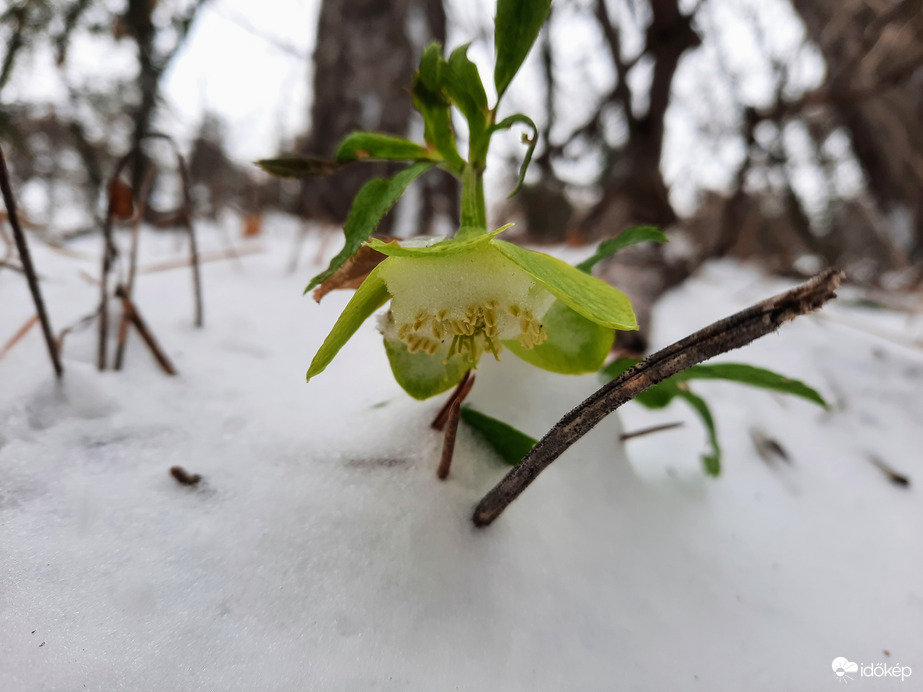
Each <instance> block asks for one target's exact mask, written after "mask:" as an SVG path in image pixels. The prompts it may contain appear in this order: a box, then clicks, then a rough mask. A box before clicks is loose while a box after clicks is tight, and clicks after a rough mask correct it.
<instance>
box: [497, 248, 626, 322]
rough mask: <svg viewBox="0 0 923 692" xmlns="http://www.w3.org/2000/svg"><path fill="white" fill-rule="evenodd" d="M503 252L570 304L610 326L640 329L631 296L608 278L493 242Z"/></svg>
mask: <svg viewBox="0 0 923 692" xmlns="http://www.w3.org/2000/svg"><path fill="white" fill-rule="evenodd" d="M491 242H492V243H493V245H494V247H496V248H497V249H498V250H500V252H502V253H503V254H504V255H506V257H507V258H508V259H510V260H512V261H513V262H515V263H516V264H518V265H519V266H520V267H521V268H522V269H523V270H525V271H526V272H527V273H529V274H530V275H531V276H532V277H533V278H534V279H535V280H536V281H538V283H540V284H541V285H542V286H544V287H545V288H546V289H547V290H548V291H549V292H550V293H551V294H552V295H554V296H555V297H556V298H558V299H559V300H561V302H563V303H564V304H565V305H567V307H569V308H570V309H571V310H574V311H575V312H577V313H579V314H581V315H583V316H584V317H586V318H587V319H588V320H590V321H592V322H595V323H596V324H598V325H600V326H603V327H608V328H609V329H622V330H626V331H627V330H631V329H637V328H638V323H637V321H636V319H635V313H634V311H633V310H632V309H631V302H630V301H629V300H628V298H627V296H626V295H625V294H624V293H622V292H621V291H619V290H618V289H616V288H614V287H612V286H610V285H609V284H607V283H606V282H605V281H601V280H600V279H597V278H596V277H593V276H590V275H589V274H585V273H584V272H582V271H580V270H579V269H576V268H575V267H572V266H571V265H569V264H568V263H567V262H564V261H562V260H559V259H558V258H556V257H551V256H550V255H546V254H544V253H541V252H535V251H533V250H526V249H525V248H521V247H519V246H518V245H513V244H512V243H507V242H505V241H503V240H493V241H491Z"/></svg>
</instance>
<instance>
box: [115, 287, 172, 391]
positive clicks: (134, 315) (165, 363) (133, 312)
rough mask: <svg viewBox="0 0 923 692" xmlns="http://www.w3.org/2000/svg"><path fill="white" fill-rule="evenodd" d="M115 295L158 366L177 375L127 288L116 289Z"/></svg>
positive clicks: (168, 372) (169, 373) (170, 373)
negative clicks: (126, 291) (129, 295)
mask: <svg viewBox="0 0 923 692" xmlns="http://www.w3.org/2000/svg"><path fill="white" fill-rule="evenodd" d="M115 295H116V297H118V298H120V299H121V300H122V309H123V310H124V311H125V313H126V314H127V315H128V318H129V319H130V320H131V323H132V325H134V327H135V329H137V330H138V334H139V335H140V336H141V339H142V340H143V341H144V343H145V344H146V345H147V347H148V348H149V349H150V351H151V354H152V355H153V356H154V358H155V360H156V361H157V363H158V365H160V367H161V368H162V369H163V371H164V372H165V373H167V374H168V375H175V374H176V368H174V367H173V363H171V362H170V359H169V358H167V354H165V353H164V352H163V350H162V349H161V348H160V345H159V344H158V343H157V339H155V338H154V335H153V334H152V333H151V330H150V329H148V326H147V324H146V323H145V322H144V320H143V319H141V314H140V313H139V312H138V309H137V308H136V307H135V305H134V303H132V302H131V298H129V297H128V296H127V295H126V294H125V288H124V287H123V286H118V287H117V288H116V289H115Z"/></svg>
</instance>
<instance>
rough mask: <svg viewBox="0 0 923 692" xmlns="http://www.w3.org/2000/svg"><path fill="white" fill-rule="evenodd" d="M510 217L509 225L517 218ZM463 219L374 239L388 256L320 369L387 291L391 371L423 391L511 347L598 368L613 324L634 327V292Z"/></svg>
mask: <svg viewBox="0 0 923 692" xmlns="http://www.w3.org/2000/svg"><path fill="white" fill-rule="evenodd" d="M510 225H512V224H510ZM508 227H509V226H504V227H503V228H501V229H499V230H496V231H494V232H492V233H484V232H483V231H479V230H476V229H468V228H464V227H463V228H462V229H461V230H460V231H459V232H458V234H457V235H456V237H455V238H452V239H448V240H443V241H441V242H437V243H435V244H429V245H426V244H421V243H420V242H419V241H413V240H410V241H403V243H402V244H398V243H396V242H388V243H385V242H382V241H380V240H371V241H369V243H368V244H369V245H370V246H371V247H372V248H374V249H375V250H377V251H378V252H381V253H382V254H384V255H387V257H386V258H385V259H384V260H383V261H382V262H381V264H379V265H378V266H377V267H375V269H373V270H372V272H371V273H370V274H369V275H368V277H367V278H366V279H365V281H364V282H363V283H362V284H361V285H360V286H359V288H358V289H357V290H356V293H355V295H353V297H352V299H351V300H350V301H349V303H348V304H347V306H346V309H345V310H344V311H343V313H342V314H341V315H340V317H339V319H338V320H337V322H336V324H335V325H334V326H333V329H332V330H331V332H330V334H329V335H328V336H327V338H326V340H325V341H324V343H323V345H321V347H320V349H319V350H318V352H317V355H315V356H314V360H313V361H312V363H311V367H310V369H309V370H308V375H307V378H308V379H309V380H310V379H311V378H312V377H314V376H315V375H317V374H319V373H320V372H322V371H323V370H324V369H325V368H326V367H327V365H328V364H329V363H330V361H331V360H333V357H334V356H335V355H336V354H337V352H338V351H339V350H340V348H342V346H343V345H344V344H345V343H346V342H347V341H348V340H349V338H350V337H351V336H352V335H353V334H354V333H355V331H356V330H357V329H358V328H359V326H360V325H361V324H362V323H363V322H364V321H365V320H366V319H367V318H368V317H369V316H370V315H372V313H374V312H375V311H376V310H377V309H378V308H380V307H381V306H382V305H384V304H385V303H386V302H387V301H388V300H389V299H390V300H391V308H390V310H389V311H388V312H387V313H385V314H384V315H383V317H382V319H381V322H380V328H381V332H382V334H383V335H384V342H385V351H386V352H387V354H388V360H389V361H390V363H391V370H392V372H393V373H394V378H395V379H396V380H397V382H398V384H400V385H401V387H403V388H404V390H405V391H406V392H407V393H408V394H410V395H411V396H412V397H414V398H416V399H426V398H428V397H431V396H433V395H435V394H438V393H440V392H443V391H445V390H447V389H449V388H450V387H453V386H454V385H456V384H457V383H458V382H459V380H461V378H462V377H463V376H464V374H465V372H466V371H468V370H470V369H472V368H475V367H477V364H478V361H479V360H480V358H481V356H483V355H484V354H490V355H492V356H493V357H494V358H496V359H497V360H499V359H500V354H501V353H502V352H503V350H504V349H508V350H509V351H511V352H512V353H513V354H514V355H516V356H518V357H519V358H521V359H522V360H524V361H526V362H528V363H531V364H532V365H535V366H537V367H540V368H543V369H545V370H550V371H552V372H558V373H564V374H580V373H587V372H595V371H596V370H598V369H599V367H600V366H601V365H602V363H603V360H605V357H606V354H607V353H608V352H609V350H610V349H611V347H612V341H613V339H614V333H613V330H614V329H621V330H630V329H637V323H636V321H635V315H634V312H633V311H632V309H631V304H630V302H629V301H628V298H627V297H626V296H625V295H624V294H623V293H621V292H620V291H618V290H617V289H615V288H613V287H612V286H610V285H609V284H607V283H605V282H604V281H601V280H599V279H597V278H594V277H593V276H591V275H589V274H587V273H584V272H582V271H580V270H579V269H576V268H575V267H572V266H571V265H569V264H567V263H566V262H564V261H562V260H559V259H557V258H555V257H551V256H550V255H546V254H543V253H540V252H534V251H531V250H526V249H524V248H521V247H519V246H518V245H513V244H512V243H507V242H505V241H503V240H499V239H497V238H496V237H495V236H497V235H498V234H499V233H501V232H502V231H504V230H506V228H508Z"/></svg>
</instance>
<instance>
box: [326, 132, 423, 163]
mask: <svg viewBox="0 0 923 692" xmlns="http://www.w3.org/2000/svg"><path fill="white" fill-rule="evenodd" d="M431 153H432V152H429V151H428V150H426V149H425V148H424V147H422V146H420V145H419V144H417V143H416V142H411V141H410V140H407V139H403V138H402V137H392V136H391V135H383V134H380V133H377V132H353V133H351V134H349V135H347V136H346V138H345V139H344V140H343V141H342V142H340V146H339V148H338V149H337V153H336V155H335V156H334V159H335V160H336V161H337V162H338V163H346V162H348V161H364V160H375V159H384V160H392V161H394V160H396V161H414V160H425V159H432V155H431Z"/></svg>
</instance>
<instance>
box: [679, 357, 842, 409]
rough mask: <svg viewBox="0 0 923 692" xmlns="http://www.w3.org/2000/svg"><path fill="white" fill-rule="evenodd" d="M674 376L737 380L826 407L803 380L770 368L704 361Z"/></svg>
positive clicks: (682, 378) (822, 399) (685, 378)
mask: <svg viewBox="0 0 923 692" xmlns="http://www.w3.org/2000/svg"><path fill="white" fill-rule="evenodd" d="M674 377H675V378H676V379H677V380H678V381H685V380H726V381H728V382H739V383H740V384H747V385H750V386H751V387H759V388H761V389H769V390H772V391H775V392H781V393H782V394H792V395H794V396H798V397H801V398H802V399H806V400H807V401H811V402H813V403H815V404H817V405H818V406H822V407H824V408H827V402H826V401H824V398H823V397H822V396H821V395H820V394H819V393H818V392H817V391H816V390H815V389H813V388H811V387H809V386H808V385H806V384H805V383H804V382H800V381H799V380H793V379H791V378H788V377H785V376H784V375H780V374H779V373H777V372H773V371H772V370H766V369H765V368H757V367H754V366H752V365H747V364H745V363H706V364H703V365H696V366H693V367H691V368H689V369H688V370H684V371H683V372H681V373H678V374H677V375H674Z"/></svg>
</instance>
